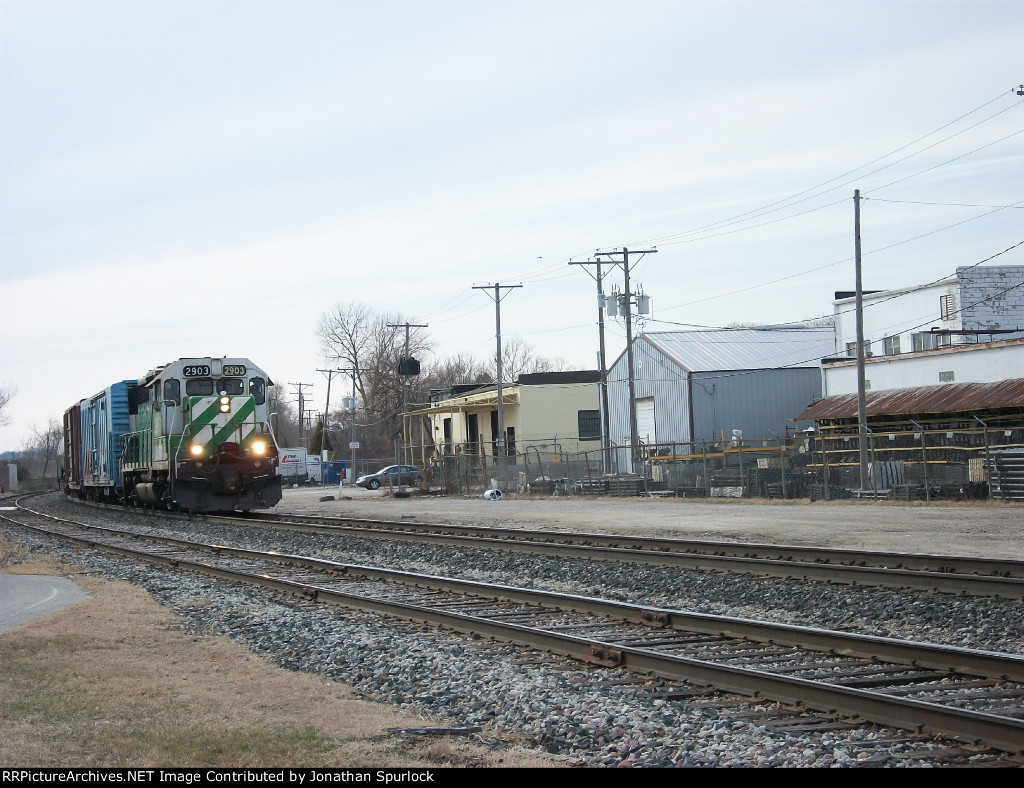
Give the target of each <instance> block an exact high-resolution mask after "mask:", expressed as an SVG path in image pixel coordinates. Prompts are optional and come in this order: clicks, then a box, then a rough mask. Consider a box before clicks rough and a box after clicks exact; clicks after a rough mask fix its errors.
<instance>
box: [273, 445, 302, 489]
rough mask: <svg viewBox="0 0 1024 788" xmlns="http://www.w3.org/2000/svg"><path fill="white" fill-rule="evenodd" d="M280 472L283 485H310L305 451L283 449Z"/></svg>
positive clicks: (279, 466)
mask: <svg viewBox="0 0 1024 788" xmlns="http://www.w3.org/2000/svg"><path fill="white" fill-rule="evenodd" d="M279 460H280V463H279V464H278V472H279V473H280V474H281V482H282V483H283V484H286V485H287V484H308V482H309V473H308V471H307V470H306V460H307V457H306V450H305V449H281V453H280V457H279Z"/></svg>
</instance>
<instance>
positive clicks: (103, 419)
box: [63, 357, 281, 512]
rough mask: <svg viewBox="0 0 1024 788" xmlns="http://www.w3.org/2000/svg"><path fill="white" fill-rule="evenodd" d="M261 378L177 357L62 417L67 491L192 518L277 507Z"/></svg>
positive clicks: (237, 365)
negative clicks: (192, 514) (181, 512)
mask: <svg viewBox="0 0 1024 788" xmlns="http://www.w3.org/2000/svg"><path fill="white" fill-rule="evenodd" d="M272 385H273V383H272V381H271V380H270V378H269V377H268V376H267V374H266V373H265V372H264V371H263V370H261V369H260V368H259V367H257V366H256V365H255V364H253V363H252V362H251V361H250V360H249V359H246V358H212V357H207V358H181V359H178V360H177V361H174V362H172V363H170V364H166V365H164V366H162V367H157V368H156V369H151V370H150V371H149V372H147V373H146V375H145V376H144V377H142V378H139V379H138V380H124V381H120V382H118V383H114V384H112V385H111V386H108V387H107V388H105V389H104V390H103V391H101V392H99V393H98V394H96V395H94V396H92V397H89V398H88V399H83V400H81V401H79V402H77V403H76V404H74V405H72V406H71V407H70V408H68V409H67V411H65V413H64V456H63V460H64V474H65V483H64V486H65V492H66V493H67V494H69V495H78V496H80V497H83V498H90V499H94V500H116V501H120V502H122V503H125V504H129V505H136V506H139V505H141V506H152V507H160V508H170V509H181V510H184V511H190V512H210V511H234V510H241V511H248V510H250V509H263V508H269V507H271V506H274V505H276V504H277V503H278V502H279V501H280V500H281V477H280V476H279V475H278V467H277V466H278V449H277V441H276V440H275V439H274V434H273V431H272V430H271V427H270V413H269V403H268V399H267V393H268V388H269V387H270V386H272Z"/></svg>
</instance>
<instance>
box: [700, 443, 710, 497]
mask: <svg viewBox="0 0 1024 788" xmlns="http://www.w3.org/2000/svg"><path fill="white" fill-rule="evenodd" d="M700 454H701V463H702V464H703V466H704V497H705V498H707V497H708V494H709V493H710V491H711V490H710V486H709V485H708V442H707V441H701V444H700Z"/></svg>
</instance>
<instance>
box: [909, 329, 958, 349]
mask: <svg viewBox="0 0 1024 788" xmlns="http://www.w3.org/2000/svg"><path fill="white" fill-rule="evenodd" d="M913 338H914V350H915V351H918V350H935V349H936V348H940V347H947V346H948V345H949V344H950V338H949V334H936V333H935V332H933V331H921V332H920V333H917V334H914V335H913Z"/></svg>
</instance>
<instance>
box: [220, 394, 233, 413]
mask: <svg viewBox="0 0 1024 788" xmlns="http://www.w3.org/2000/svg"><path fill="white" fill-rule="evenodd" d="M229 410H231V398H230V397H221V398H220V412H221V413H227V412H228V411H229Z"/></svg>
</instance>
